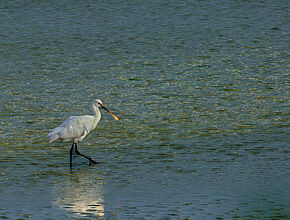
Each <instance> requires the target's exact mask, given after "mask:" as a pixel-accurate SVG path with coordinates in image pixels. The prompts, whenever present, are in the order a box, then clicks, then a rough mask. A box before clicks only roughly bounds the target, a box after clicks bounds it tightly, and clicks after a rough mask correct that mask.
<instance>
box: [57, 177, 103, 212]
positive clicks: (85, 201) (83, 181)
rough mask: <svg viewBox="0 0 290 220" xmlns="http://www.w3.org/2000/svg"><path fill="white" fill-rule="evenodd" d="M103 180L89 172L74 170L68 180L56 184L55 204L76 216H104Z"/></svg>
mask: <svg viewBox="0 0 290 220" xmlns="http://www.w3.org/2000/svg"><path fill="white" fill-rule="evenodd" d="M102 185H103V180H102V179H101V178H99V177H98V178H96V176H92V175H90V173H88V172H73V173H71V175H70V176H68V179H67V181H64V182H62V184H56V186H57V189H56V190H55V197H56V198H55V200H54V202H53V204H54V205H55V206H57V207H59V208H61V209H63V210H67V211H71V212H72V213H73V214H74V215H76V217H102V216H104V195H103V188H102Z"/></svg>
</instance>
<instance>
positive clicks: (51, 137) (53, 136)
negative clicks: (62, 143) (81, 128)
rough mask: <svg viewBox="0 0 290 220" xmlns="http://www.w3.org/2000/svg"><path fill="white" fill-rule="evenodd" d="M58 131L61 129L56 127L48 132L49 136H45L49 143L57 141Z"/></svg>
mask: <svg viewBox="0 0 290 220" xmlns="http://www.w3.org/2000/svg"><path fill="white" fill-rule="evenodd" d="M60 130H61V129H60V128H59V127H57V128H55V129H53V130H52V131H50V132H49V134H48V135H47V137H48V140H49V142H53V141H56V140H57V139H59V132H60Z"/></svg>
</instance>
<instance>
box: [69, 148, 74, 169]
mask: <svg viewBox="0 0 290 220" xmlns="http://www.w3.org/2000/svg"><path fill="white" fill-rule="evenodd" d="M74 146H75V143H73V144H72V146H71V148H70V151H69V152H70V155H69V167H70V168H72V152H73V150H74Z"/></svg>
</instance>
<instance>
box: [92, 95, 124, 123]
mask: <svg viewBox="0 0 290 220" xmlns="http://www.w3.org/2000/svg"><path fill="white" fill-rule="evenodd" d="M92 104H93V106H95V107H97V108H102V109H105V110H106V111H107V112H108V113H109V114H110V115H112V117H113V118H114V119H116V120H119V119H118V118H117V117H116V116H115V115H114V114H113V113H112V112H110V111H109V110H108V109H107V108H106V107H105V106H104V105H103V103H102V101H101V100H100V99H95V100H93V101H92Z"/></svg>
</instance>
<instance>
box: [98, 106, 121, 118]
mask: <svg viewBox="0 0 290 220" xmlns="http://www.w3.org/2000/svg"><path fill="white" fill-rule="evenodd" d="M101 107H102V108H103V109H105V110H106V111H107V112H108V113H109V114H110V115H112V117H113V118H114V119H115V120H117V121H118V120H119V119H118V118H117V116H115V115H114V114H113V113H112V112H110V111H109V110H108V109H107V108H106V107H105V106H103V105H101Z"/></svg>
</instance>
